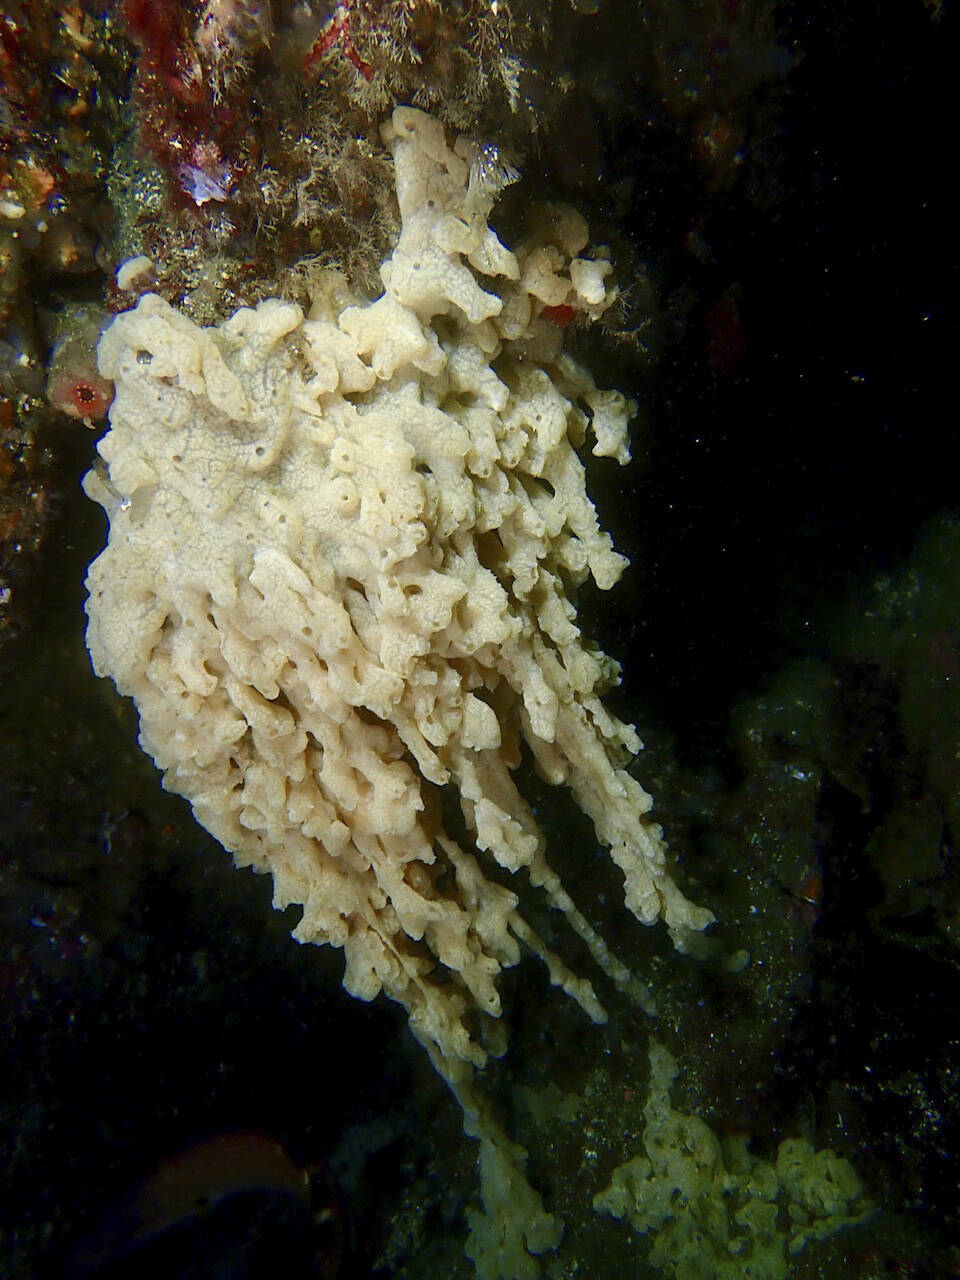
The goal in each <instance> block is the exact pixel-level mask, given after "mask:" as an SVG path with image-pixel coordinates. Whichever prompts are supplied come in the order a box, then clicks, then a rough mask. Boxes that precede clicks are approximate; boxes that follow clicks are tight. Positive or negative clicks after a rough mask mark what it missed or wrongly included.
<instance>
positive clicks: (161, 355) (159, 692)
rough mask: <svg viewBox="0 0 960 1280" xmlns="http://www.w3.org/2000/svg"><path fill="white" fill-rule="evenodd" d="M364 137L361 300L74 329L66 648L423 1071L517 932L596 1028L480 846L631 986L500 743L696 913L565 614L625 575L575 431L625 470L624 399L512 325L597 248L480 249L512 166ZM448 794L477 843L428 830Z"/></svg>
mask: <svg viewBox="0 0 960 1280" xmlns="http://www.w3.org/2000/svg"><path fill="white" fill-rule="evenodd" d="M385 137H386V139H387V141H388V143H389V144H390V146H391V149H392V151H393V154H394V159H395V164H396V174H397V190H398V197H399V203H400V210H401V215H402V219H403V233H402V236H401V239H400V241H399V244H398V245H397V248H396V250H395V252H394V253H393V255H392V256H391V258H390V259H389V260H388V261H387V262H386V263H385V264H384V267H383V271H382V274H383V280H384V284H385V286H386V291H385V293H384V294H383V296H382V297H381V298H379V299H378V300H377V301H375V302H373V303H370V304H367V305H359V304H357V303H356V302H355V300H353V299H350V298H349V297H348V295H347V292H346V289H345V287H344V285H343V281H342V280H341V279H340V278H339V277H337V276H335V275H331V276H330V277H329V278H328V279H327V280H326V283H325V287H324V288H323V289H322V290H321V292H320V293H319V294H318V296H317V297H316V300H315V302H314V305H313V308H312V311H311V315H310V317H309V318H305V317H304V315H303V313H302V311H301V310H300V308H299V307H297V306H295V305H292V304H289V303H285V302H282V301H280V300H276V299H270V300H267V301H265V302H263V303H261V304H260V305H259V306H258V307H257V308H256V309H255V310H250V309H244V310H240V311H238V312H237V313H236V314H235V315H234V316H233V317H232V318H231V319H229V320H228V321H226V322H225V323H224V324H222V325H220V326H219V327H217V328H212V329H201V328H198V327H197V326H195V325H194V324H193V323H192V322H191V321H189V320H188V319H186V318H185V317H183V316H182V315H180V314H179V313H178V312H177V311H175V310H174V309H172V308H171V307H170V306H169V305H168V304H167V303H165V302H163V301H162V300H161V299H160V298H159V297H157V296H155V295H147V296H145V297H144V298H142V299H141V301H140V303H139V305H138V306H137V307H136V309H135V310H133V311H130V312H127V313H124V314H122V315H120V316H118V317H117V319H116V320H115V321H114V323H113V324H112V325H111V327H110V329H109V330H108V331H107V332H106V333H105V334H104V336H103V339H102V340H101V344H100V348H99V364H100V369H101V372H102V374H103V375H104V376H105V377H107V378H110V379H113V380H114V382H115V384H116V399H115V401H114V404H113V407H112V410H111V414H110V422H111V430H110V431H109V432H108V433H107V435H106V436H105V437H104V438H103V440H102V441H101V443H100V446H99V447H100V453H101V455H102V457H103V459H104V461H105V462H106V464H107V470H106V472H105V471H104V470H103V469H102V468H101V469H98V470H95V471H94V472H91V473H90V474H89V475H88V477H87V479H86V482H85V483H86V490H87V493H88V494H89V495H90V496H91V497H93V498H94V499H96V500H97V501H98V502H100V503H101V504H102V505H103V506H104V507H105V509H106V510H107V512H108V514H109V517H110V539H109V545H108V546H107V548H106V549H105V551H104V552H103V554H102V555H101V556H100V557H99V558H98V559H97V560H96V561H95V562H94V564H93V565H92V566H91V569H90V574H89V581H88V586H89V593H90V594H89V602H88V613H89V618H90V623H89V630H88V645H89V648H90V652H91V655H92V658H93V663H94V666H95V668H96V670H97V672H98V673H99V674H101V675H109V676H111V677H112V678H113V679H114V680H115V682H116V684H117V687H118V688H119V689H120V691H121V692H122V693H124V694H128V695H130V696H131V697H133V699H134V700H135V702H136V705H137V707H138V710H139V713H140V722H141V742H142V745H143V746H144V748H145V750H147V751H148V752H149V753H150V754H151V755H152V756H153V758H154V760H155V761H156V763H157V765H158V766H159V767H160V768H161V769H162V770H163V772H164V779H165V785H166V786H167V787H169V788H170V789H172V790H174V791H177V792H179V793H180V794H182V795H184V796H186V797H187V798H188V799H189V800H190V802H191V804H192V805H193V808H194V812H195V814H196V816H197V819H198V820H199V821H200V822H201V823H202V824H203V825H204V826H205V827H206V828H207V829H208V830H210V831H211V832H212V833H213V834H214V835H215V836H216V837H217V838H218V839H219V840H220V841H221V842H222V843H223V844H224V846H225V847H226V848H227V849H229V850H231V851H232V852H233V854H234V855H235V857H236V859H237V861H238V862H239V863H241V864H251V865H253V866H255V867H257V868H258V869H260V870H264V871H270V872H271V873H272V875H273V878H274V882H275V903H276V905H277V906H279V907H284V906H286V905H288V904H290V903H298V904H301V905H302V907H303V917H302V920H301V922H300V924H299V926H298V928H297V930H296V936H297V937H298V938H300V939H301V940H305V941H313V942H328V943H331V944H332V945H335V946H338V947H342V948H343V950H344V953H345V957H346V973H345V978H344V982H345V985H346V987H347V989H348V990H349V991H351V992H352V993H354V994H356V995H358V996H360V997H362V998H364V999H371V998H372V997H373V996H375V995H376V994H378V992H380V991H381V990H383V991H385V992H386V993H387V994H388V995H390V996H391V997H392V998H394V999H396V1000H398V1001H400V1002H401V1003H402V1004H403V1005H404V1006H405V1007H406V1009H407V1010H408V1013H409V1016H410V1021H411V1026H412V1027H413V1030H414V1031H415V1033H416V1034H417V1036H418V1037H419V1038H420V1039H421V1040H422V1041H423V1042H424V1043H425V1044H426V1045H427V1046H428V1048H430V1050H431V1052H432V1054H433V1056H434V1060H435V1061H436V1062H437V1064H438V1066H440V1068H441V1070H443V1071H444V1073H445V1074H446V1075H447V1077H448V1078H449V1079H451V1080H453V1079H454V1078H455V1077H457V1073H458V1071H459V1072H461V1073H462V1070H463V1065H464V1064H466V1063H473V1064H475V1065H482V1063H483V1061H484V1059H485V1050H484V1049H483V1048H482V1047H481V1044H480V1043H479V1042H478V1041H477V1040H476V1039H475V1038H474V1036H473V1035H472V1034H471V1031H470V1030H469V1029H468V1025H469V1013H470V1011H471V1010H473V1009H479V1010H482V1011H483V1012H485V1013H487V1014H490V1015H493V1016H497V1015H498V1014H499V1012H500V1000H499V995H498V992H497V976H498V974H499V972H500V970H501V968H503V967H504V966H507V965H511V964H514V963H515V962H516V961H517V959H518V958H519V945H518V943H519V941H524V942H525V943H527V944H528V945H530V946H531V947H532V948H533V949H534V950H535V951H537V952H538V953H539V954H540V955H541V956H542V957H543V959H544V960H545V961H546V963H547V964H548V966H549V972H550V976H551V980H552V981H553V982H554V983H555V984H557V985H560V986H562V987H563V988H564V989H565V990H567V991H568V992H569V993H570V994H571V995H573V996H574V997H575V998H576V999H577V1000H579V1002H580V1003H581V1004H582V1005H583V1006H584V1008H585V1009H586V1010H587V1012H588V1013H589V1014H590V1015H591V1017H593V1018H595V1019H598V1020H599V1019H601V1018H602V1017H603V1011H602V1009H601V1007H600V1005H599V1002H598V1001H597V998H596V996H595V994H594V992H593V990H592V988H591V986H590V984H589V982H587V981H586V980H585V979H582V978H579V977H577V976H575V975H574V974H573V973H571V972H570V971H569V970H568V969H567V968H566V966H565V965H564V964H563V963H562V962H561V961H560V960H559V958H558V957H556V956H555V955H553V954H552V953H550V952H548V951H547V950H546V948H545V947H544V946H543V945H542V943H541V942H540V941H539V939H538V938H537V937H536V935H535V934H534V933H533V931H532V930H531V929H530V928H529V926H528V925H527V924H526V923H525V922H524V920H523V918H522V916H521V915H520V913H519V911H518V908H517V897H516V895H515V894H514V893H512V892H511V891H509V890H508V889H506V888H504V887H503V886H502V885H500V884H498V883H496V882H495V881H494V880H491V879H490V878H488V876H487V875H486V874H485V873H484V862H485V860H488V859H489V860H492V861H493V862H495V863H496V864H497V865H499V866H500V867H502V868H505V869H506V870H508V871H509V872H516V871H518V870H519V869H520V868H521V867H526V868H527V870H528V873H529V876H530V878H531V880H532V882H533V883H534V884H535V885H537V886H542V888H543V890H544V892H545V893H546V895H547V896H548V899H549V900H550V901H551V903H552V904H553V905H554V906H556V907H557V908H559V909H560V910H562V911H564V912H565V913H566V915H567V917H568V919H569V920H570V922H571V924H572V925H573V927H574V928H575V929H576V930H577V932H579V933H580V935H581V936H582V937H583V938H584V939H585V940H586V942H587V943H588V945H589V946H590V948H591V950H592V952H593V954H594V956H595V958H596V959H597V960H598V962H599V963H600V964H601V966H602V967H604V968H605V969H606V970H607V971H608V973H609V974H610V975H611V976H612V977H613V978H614V979H615V980H616V981H618V982H620V983H621V984H623V985H627V986H629V985H631V983H633V982H634V980H633V979H632V978H631V976H630V975H629V973H628V972H627V971H626V970H625V969H624V968H623V966H621V965H619V964H618V962H617V961H615V960H614V959H613V957H612V956H610V954H609V952H608V951H607V950H606V948H605V946H604V944H603V942H602V940H601V939H600V938H599V937H598V936H597V935H596V934H595V933H594V932H593V930H592V929H591V927H590V926H589V925H588V923H587V922H586V920H585V919H584V918H583V917H582V916H581V915H580V913H579V912H578V911H577V910H576V908H575V907H574V905H573V903H572V902H571V901H570V899H569V897H568V896H567V895H566V893H565V891H564V890H563V888H562V886H561V883H560V880H559V878H558V876H557V875H556V873H555V872H554V871H553V870H552V868H551V867H550V866H549V864H548V862H547V860H546V856H545V849H544V840H543V838H542V835H541V833H540V831H539V829H538V827H537V824H536V821H535V819H534V817H533V814H532V813H531V810H530V808H529V806H528V804H527V803H526V801H525V800H524V798H523V797H522V795H521V794H520V792H519V791H518V789H517V787H516V785H515V782H514V779H513V775H512V770H513V769H514V768H515V767H516V765H517V764H518V762H519V758H520V743H521V741H522V742H525V743H526V744H527V746H528V748H529V749H530V751H531V753H532V756H533V758H534V760H535V762H536V764H537V767H538V768H539V769H540V770H541V772H542V773H543V775H544V776H545V777H546V778H547V779H548V780H549V781H550V782H552V783H555V784H559V783H564V784H565V785H566V786H568V787H569V788H570V790H571V792H572V793H573V795H574V797H575V798H576V800H577V802H578V804H579V805H580V806H581V807H582V809H583V810H584V811H585V812H586V813H587V814H588V815H589V816H590V817H591V819H592V820H593V822H594V825H595V828H596V832H597V835H598V838H599V839H600V840H601V841H602V842H603V843H604V844H605V845H607V846H608V847H609V848H610V851H611V855H612V857H613V859H614V861H615V862H616V863H617V865H618V866H619V867H620V868H621V869H622V871H623V874H624V878H625V890H626V901H627V905H628V906H629V908H630V909H631V910H632V911H633V912H634V914H635V915H636V916H637V917H638V918H639V919H640V920H642V921H644V922H652V921H654V920H656V919H657V918H659V917H663V918H664V919H665V921H666V923H667V925H668V926H669V927H670V929H671V931H672V933H673V935H674V938H675V940H677V941H678V942H679V943H681V944H682V941H683V937H684V934H685V933H686V932H687V931H688V930H690V929H691V928H693V929H699V928H703V927H704V925H705V924H706V923H708V922H709V920H710V919H711V918H712V917H711V916H710V914H709V912H706V911H704V910H701V909H697V908H694V907H692V906H691V905H690V904H689V903H688V902H687V901H686V899H685V898H683V896H682V895H681V893H680V892H679V890H678V889H677V888H676V886H675V885H674V882H673V880H672V879H671V876H670V874H669V870H668V867H667V863H666V860H665V854H664V847H663V844H662V841H661V837H660V831H659V828H658V827H657V826H656V825H654V824H653V823H652V822H651V821H650V820H649V818H648V817H647V816H646V815H647V811H648V810H649V807H650V799H649V797H648V796H647V795H646V793H645V792H644V791H643V789H642V788H641V786H640V785H639V783H638V782H637V781H636V780H635V779H633V778H632V777H631V776H630V775H629V774H628V773H627V772H626V771H625V768H624V766H625V765H626V764H627V763H628V761H629V759H630V757H631V756H632V754H633V753H634V752H635V751H636V750H637V749H638V747H639V742H638V739H637V737H636V734H635V732H634V730H633V729H632V728H631V727H630V726H627V725H624V724H622V723H621V722H619V721H618V720H617V719H615V718H614V717H613V716H611V715H610V714H609V713H608V712H607V711H606V710H605V708H604V707H603V705H602V703H601V701H600V693H601V692H602V689H603V687H604V685H605V684H608V683H609V682H610V681H611V680H612V679H614V678H615V672H616V668H615V665H614V664H613V663H611V662H610V661H609V660H608V659H606V658H604V657H603V655H601V654H599V653H597V652H595V651H592V650H591V649H589V648H588V647H587V646H586V645H585V644H584V642H583V640H582V638H581V635H580V632H579V630H578V627H577V624H576V615H575V610H574V607H573V604H572V603H571V600H570V590H571V588H572V587H573V586H575V585H576V584H577V583H579V582H581V581H582V580H583V579H584V578H585V577H586V576H587V575H588V574H589V575H592V576H593V578H594V579H595V580H596V582H597V584H598V585H599V586H600V587H601V588H608V587H610V586H612V585H613V584H614V582H615V581H616V580H617V578H618V576H619V575H620V573H621V571H622V568H623V566H624V564H625V561H624V560H623V558H622V557H621V556H619V555H617V554H616V552H614V550H613V549H612V546H611V544H610V540H609V538H608V536H607V535H606V534H605V533H603V532H602V531H601V530H600V529H599V527H598V523H597V518H596V513H595V511H594V508H593V505H592V504H591V502H590V500H589V498H588V496H587V493H586V488H585V477H584V470H583V466H582V463H581V462H580V460H579V458H578V456H577V452H576V447H579V446H581V445H582V444H583V443H584V440H585V437H586V433H587V430H588V429H589V430H591V431H592V433H593V436H594V439H595V444H594V452H595V453H600V454H604V455H608V456H614V457H617V458H618V459H619V460H620V461H621V462H623V461H626V459H627V456H628V454H627V448H626V427H627V422H628V417H629V405H628V404H627V402H626V401H625V400H624V398H623V397H622V396H620V395H618V394H617V393H613V392H602V391H599V390H598V389H597V388H596V387H595V385H594V384H593V382H592V380H591V379H590V378H589V376H588V375H587V374H586V373H585V372H584V371H583V370H582V369H580V368H579V367H578V366H576V365H575V364H574V363H573V362H572V361H571V360H570V359H569V357H567V356H565V355H564V354H563V353H562V351H561V345H560V331H559V328H558V326H557V325H555V324H553V323H552V322H551V320H550V319H549V318H547V317H545V316H543V315H542V312H543V308H544V307H545V306H558V305H559V306H564V307H570V308H572V309H574V310H581V311H583V312H585V313H586V314H588V315H595V314H599V312H600V311H602V310H603V307H604V306H606V305H608V304H609V301H610V300H611V298H612V293H611V292H610V291H609V290H608V289H607V287H606V285H605V283H604V282H605V277H606V276H607V274H608V272H609V264H608V263H607V262H606V261H605V260H604V259H603V258H602V256H599V255H598V256H597V257H596V258H591V257H588V256H580V255H582V254H583V251H584V250H585V248H586V245H587V231H586V225H585V224H584V223H583V220H582V219H581V218H579V216H578V215H576V214H574V213H573V212H572V211H570V210H567V209H562V208H554V209H552V210H551V211H550V212H549V214H548V215H547V216H545V217H544V219H543V220H542V222H541V225H540V227H539V228H538V230H537V231H536V232H535V233H534V235H533V236H532V238H531V239H530V240H529V241H528V242H527V243H526V244H524V245H522V246H521V247H520V248H519V249H518V251H517V253H516V255H515V254H513V253H511V252H510V251H509V250H507V249H506V248H505V247H504V246H503V245H502V244H501V243H500V241H499V240H498V239H497V237H496V236H495V234H494V233H493V232H492V231H491V230H490V228H489V227H488V225H487V216H488V214H489V211H490V207H491V205H492V201H493V197H494V195H495V194H496V191H497V190H498V189H499V186H500V185H502V183H503V182H504V181H508V180H510V177H511V176H512V175H509V174H507V175H504V174H502V173H494V174H491V172H490V168H489V165H487V164H485V163H484V158H483V157H482V156H478V154H477V149H476V148H475V147H474V146H473V144H471V143H470V142H469V141H467V140H465V139H460V140H459V141H458V142H457V144H456V146H455V147H454V148H453V149H450V148H449V147H448V145H447V142H446V139H445V136H444V131H443V129H442V127H441V126H440V125H439V123H438V122H436V121H434V120H432V119H431V118H430V117H428V116H426V115H424V114H423V113H422V112H418V111H414V110H412V109H409V108H399V109H398V110H397V111H396V112H395V113H394V116H393V119H392V123H391V124H388V125H387V126H385ZM490 276H494V277H496V278H497V292H493V291H492V290H491V289H490V285H489V282H488V281H487V280H485V279H483V277H490ZM448 785H452V786H453V787H454V788H455V789H456V792H457V794H458V796H459V800H460V806H461V809H462V814H463V819H464V822H465V825H466V828H467V830H468V831H469V833H470V835H471V837H472V840H473V846H474V847H464V846H463V842H461V843H457V841H455V840H454V839H453V838H452V837H451V835H450V834H449V833H448V832H447V831H445V829H444V826H443V823H442V821H441V818H440V803H439V789H440V788H443V787H446V786H448ZM438 962H439V965H440V966H442V969H443V970H445V971H446V974H445V976H444V977H443V978H442V979H441V980H439V981H438V978H437V975H438V972H440V970H438Z"/></svg>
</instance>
